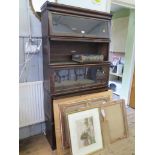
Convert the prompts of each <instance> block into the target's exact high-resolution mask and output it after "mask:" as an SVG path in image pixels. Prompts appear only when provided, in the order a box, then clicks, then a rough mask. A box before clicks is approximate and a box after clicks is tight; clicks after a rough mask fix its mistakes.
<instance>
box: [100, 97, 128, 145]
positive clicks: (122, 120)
mask: <svg viewBox="0 0 155 155" xmlns="http://www.w3.org/2000/svg"><path fill="white" fill-rule="evenodd" d="M110 108H111V109H110ZM112 108H113V109H112ZM101 110H104V113H105V121H106V122H107V127H108V135H109V140H110V143H114V142H116V141H118V140H120V139H123V138H127V137H128V123H127V114H126V109H125V100H123V99H120V100H115V101H111V102H108V103H106V104H104V105H103V106H102V107H101ZM114 113H115V115H114ZM121 130H122V131H121Z"/></svg>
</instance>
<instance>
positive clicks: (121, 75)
mask: <svg viewBox="0 0 155 155" xmlns="http://www.w3.org/2000/svg"><path fill="white" fill-rule="evenodd" d="M110 75H115V76H118V77H123V74H117V73H113V72H110Z"/></svg>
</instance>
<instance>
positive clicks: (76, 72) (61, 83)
mask: <svg viewBox="0 0 155 155" xmlns="http://www.w3.org/2000/svg"><path fill="white" fill-rule="evenodd" d="M105 74H106V73H105V71H104V69H103V67H101V66H93V67H79V68H78V67H77V68H72V69H61V70H55V77H54V79H55V90H56V92H57V91H63V90H70V89H74V88H87V87H88V86H92V85H96V84H102V85H103V84H105V82H107V81H106V80H107V79H106V76H105Z"/></svg>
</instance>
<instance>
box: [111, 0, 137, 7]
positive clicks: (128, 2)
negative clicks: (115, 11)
mask: <svg viewBox="0 0 155 155" xmlns="http://www.w3.org/2000/svg"><path fill="white" fill-rule="evenodd" d="M111 2H112V3H113V4H118V5H120V6H124V7H128V8H135V0H111Z"/></svg>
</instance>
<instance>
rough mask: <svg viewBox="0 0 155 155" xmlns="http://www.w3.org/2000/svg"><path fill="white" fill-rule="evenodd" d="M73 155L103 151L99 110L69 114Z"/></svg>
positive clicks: (85, 154) (86, 154)
mask: <svg viewBox="0 0 155 155" xmlns="http://www.w3.org/2000/svg"><path fill="white" fill-rule="evenodd" d="M67 118H68V127H69V133H70V145H71V151H72V155H90V154H92V153H94V152H97V151H100V150H101V149H103V138H102V134H103V133H102V128H101V121H100V112H99V108H93V109H87V110H82V111H79V112H73V113H68V114H67Z"/></svg>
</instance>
